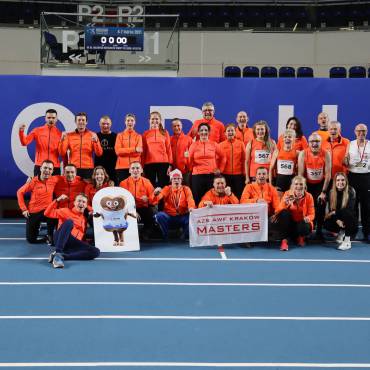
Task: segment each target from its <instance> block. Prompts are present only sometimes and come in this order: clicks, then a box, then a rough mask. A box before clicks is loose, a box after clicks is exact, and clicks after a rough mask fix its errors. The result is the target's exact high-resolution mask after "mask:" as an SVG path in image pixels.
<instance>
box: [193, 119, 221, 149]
mask: <svg viewBox="0 0 370 370" xmlns="http://www.w3.org/2000/svg"><path fill="white" fill-rule="evenodd" d="M201 123H207V124H208V125H209V127H210V128H211V131H210V133H209V140H211V141H214V142H216V143H221V142H222V141H224V140H225V139H226V136H225V126H224V124H223V123H222V122H221V121H218V120H217V119H216V118H214V117H213V118H212V119H211V120H209V121H207V120H205V119H204V118H203V119H197V120H196V121H194V123H193V126H191V129H190V130H189V132H188V135H189V136H190V137H191V138H192V139H193V138H194V137H196V138H197V139H198V138H199V136H198V127H199V125H200V124H201Z"/></svg>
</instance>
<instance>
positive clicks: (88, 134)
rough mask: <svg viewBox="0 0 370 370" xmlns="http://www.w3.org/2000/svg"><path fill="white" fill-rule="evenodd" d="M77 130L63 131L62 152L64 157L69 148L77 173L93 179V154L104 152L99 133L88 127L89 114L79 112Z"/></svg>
mask: <svg viewBox="0 0 370 370" xmlns="http://www.w3.org/2000/svg"><path fill="white" fill-rule="evenodd" d="M75 120H76V126H77V128H76V130H75V131H73V132H69V133H65V132H63V134H62V138H61V142H60V154H61V155H62V156H63V157H64V156H65V155H66V154H67V151H68V150H69V163H72V164H74V165H75V166H76V168H77V175H79V176H81V177H82V178H83V179H91V176H92V173H93V170H94V161H93V155H94V153H95V155H97V156H98V157H99V156H101V155H102V154H103V149H102V147H101V145H100V142H99V138H98V135H97V134H96V133H95V132H92V131H90V130H88V129H87V128H86V126H87V114H86V113H84V112H81V113H77V114H76V116H75Z"/></svg>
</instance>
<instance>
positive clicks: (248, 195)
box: [240, 182, 280, 216]
mask: <svg viewBox="0 0 370 370" xmlns="http://www.w3.org/2000/svg"><path fill="white" fill-rule="evenodd" d="M258 199H264V200H265V201H266V202H267V204H268V214H269V216H270V215H272V214H273V213H274V212H275V211H276V210H277V208H278V206H279V202H280V199H279V195H278V192H277V190H276V188H275V187H274V186H272V185H271V184H269V183H266V184H263V185H259V184H257V183H256V182H253V183H252V184H248V185H246V186H245V188H244V190H243V194H242V196H241V198H240V204H243V203H257V201H258Z"/></svg>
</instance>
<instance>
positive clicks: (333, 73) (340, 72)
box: [329, 67, 347, 78]
mask: <svg viewBox="0 0 370 370" xmlns="http://www.w3.org/2000/svg"><path fill="white" fill-rule="evenodd" d="M329 76H330V78H346V77H347V70H346V69H345V68H344V67H332V68H330V71H329Z"/></svg>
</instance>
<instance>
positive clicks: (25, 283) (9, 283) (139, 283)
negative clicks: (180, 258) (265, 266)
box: [0, 281, 370, 288]
mask: <svg viewBox="0 0 370 370" xmlns="http://www.w3.org/2000/svg"><path fill="white" fill-rule="evenodd" d="M29 285H48V286H49V285H50V286H53V285H102V286H105V285H133V286H241V287H279V288H286V287H293V288H297V287H298V288H370V284H315V283H282V284H280V283H200V282H194V283H191V282H153V281H0V286H29Z"/></svg>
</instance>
